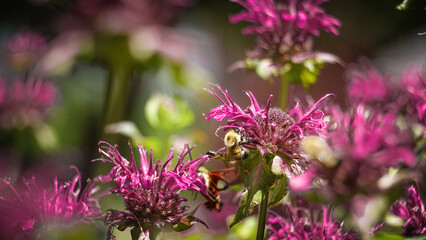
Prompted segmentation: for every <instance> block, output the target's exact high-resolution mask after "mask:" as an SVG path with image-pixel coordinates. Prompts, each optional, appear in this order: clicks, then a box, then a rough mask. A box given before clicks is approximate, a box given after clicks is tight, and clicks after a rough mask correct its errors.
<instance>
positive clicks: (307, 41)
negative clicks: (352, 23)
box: [230, 0, 340, 60]
mask: <svg viewBox="0 0 426 240" xmlns="http://www.w3.org/2000/svg"><path fill="white" fill-rule="evenodd" d="M232 1H233V2H236V3H238V4H240V5H242V6H243V7H244V8H245V9H246V10H245V11H243V12H241V13H239V14H236V15H234V16H232V17H231V19H230V21H231V23H237V22H240V21H247V22H250V23H253V25H251V26H249V27H246V28H245V29H244V30H243V33H244V34H255V35H257V41H258V44H257V47H256V49H255V51H254V55H255V56H254V57H257V58H269V57H282V56H284V58H286V59H285V60H287V59H290V58H291V56H292V55H293V54H295V53H297V52H307V51H308V52H309V51H310V50H311V49H310V48H311V45H312V42H311V41H312V37H313V36H318V35H319V34H320V32H321V31H326V32H330V33H332V34H334V35H337V34H338V28H339V27H340V22H339V21H338V20H337V19H336V18H334V17H332V16H329V15H327V14H326V13H325V12H324V10H323V9H321V8H320V7H319V5H321V4H322V3H324V2H326V0H288V1H284V0H278V1H274V0H232Z"/></svg>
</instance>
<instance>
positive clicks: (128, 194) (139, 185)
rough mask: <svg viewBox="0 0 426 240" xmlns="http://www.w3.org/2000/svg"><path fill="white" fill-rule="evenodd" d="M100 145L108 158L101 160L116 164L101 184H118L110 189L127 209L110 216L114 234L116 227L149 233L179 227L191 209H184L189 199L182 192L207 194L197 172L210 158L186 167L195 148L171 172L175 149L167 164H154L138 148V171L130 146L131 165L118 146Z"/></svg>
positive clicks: (204, 158) (184, 155)
mask: <svg viewBox="0 0 426 240" xmlns="http://www.w3.org/2000/svg"><path fill="white" fill-rule="evenodd" d="M100 144H101V146H100V149H99V151H100V152H101V153H102V154H103V155H104V157H105V158H102V159H97V160H101V161H106V162H110V163H112V164H114V167H113V168H112V170H111V172H110V173H109V174H108V175H107V176H105V177H101V178H100V180H101V181H102V182H109V181H113V182H114V183H115V184H116V186H113V187H111V188H110V192H111V193H114V194H117V195H119V196H122V197H123V198H124V202H125V206H126V209H127V211H119V210H110V213H107V215H106V221H107V224H109V225H110V230H111V229H112V227H114V226H120V227H119V229H120V230H124V229H126V228H127V227H129V226H142V228H143V229H144V231H145V230H147V228H149V227H152V226H156V227H159V228H162V227H165V225H170V224H171V225H175V224H177V223H179V222H180V221H181V220H183V219H184V218H185V217H187V215H185V211H186V210H187V209H188V208H189V207H188V206H184V205H183V202H185V201H186V199H185V198H182V197H180V196H179V194H180V192H181V191H184V190H191V191H195V192H201V193H203V194H207V187H206V186H205V185H204V180H203V179H202V177H200V176H199V175H198V172H197V170H198V169H199V168H200V167H201V166H202V165H203V164H205V163H206V161H207V160H208V158H207V156H206V155H203V156H201V157H199V158H197V159H194V160H191V161H187V162H186V163H184V158H185V157H186V156H187V155H188V154H189V153H190V151H191V150H192V148H188V147H185V150H184V151H182V153H181V155H180V156H179V157H178V160H177V163H176V165H175V166H174V167H172V168H171V165H172V159H173V158H174V156H173V149H171V151H170V154H169V156H168V158H167V160H166V161H165V162H164V163H163V162H162V161H161V160H158V161H157V162H156V163H154V161H153V153H152V151H151V152H150V155H149V157H148V156H147V150H145V149H144V148H143V147H141V146H139V145H138V146H137V147H138V152H139V157H140V167H137V164H136V159H135V157H134V155H133V152H132V148H131V145H130V143H129V146H130V161H128V160H126V159H125V158H124V157H122V156H121V154H120V153H119V152H118V150H117V148H116V146H112V145H110V144H109V143H107V142H100Z"/></svg>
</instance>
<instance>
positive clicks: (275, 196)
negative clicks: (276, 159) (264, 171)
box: [268, 176, 287, 207]
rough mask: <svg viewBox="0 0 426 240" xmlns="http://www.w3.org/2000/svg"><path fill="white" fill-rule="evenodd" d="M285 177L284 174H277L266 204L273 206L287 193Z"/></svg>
mask: <svg viewBox="0 0 426 240" xmlns="http://www.w3.org/2000/svg"><path fill="white" fill-rule="evenodd" d="M286 185H287V178H286V177H285V176H277V177H276V180H275V183H274V185H272V187H271V190H270V192H269V200H268V206H269V207H273V206H274V205H276V204H277V203H279V202H280V201H281V200H282V199H283V198H284V196H285V195H286V194H287V188H286Z"/></svg>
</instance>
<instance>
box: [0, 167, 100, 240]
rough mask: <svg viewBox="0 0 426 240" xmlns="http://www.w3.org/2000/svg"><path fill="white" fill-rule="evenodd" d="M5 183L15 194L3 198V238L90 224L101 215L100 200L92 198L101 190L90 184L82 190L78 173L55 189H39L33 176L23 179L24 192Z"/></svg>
mask: <svg viewBox="0 0 426 240" xmlns="http://www.w3.org/2000/svg"><path fill="white" fill-rule="evenodd" d="M76 170H77V169H76ZM2 180H3V183H4V184H5V186H8V187H9V188H10V190H11V192H12V193H11V194H9V195H6V194H4V195H2V196H0V212H1V217H0V222H1V224H0V225H1V228H0V236H2V237H1V239H9V238H11V237H12V236H14V237H16V239H21V238H22V239H24V238H25V239H28V238H31V237H37V235H38V230H40V228H42V227H45V226H47V225H48V224H62V223H63V224H72V223H74V222H90V220H89V218H92V217H100V216H101V215H102V212H101V209H100V206H99V204H98V200H97V198H96V197H93V194H94V193H96V192H97V191H98V188H96V187H95V186H94V182H91V181H88V184H87V185H86V187H85V188H84V189H82V187H81V175H80V173H79V172H78V171H77V175H76V176H75V177H74V179H73V180H72V181H70V182H66V183H63V184H59V183H58V180H57V179H55V181H54V186H40V185H39V184H37V183H36V181H35V178H34V177H33V178H32V179H30V180H25V179H24V180H23V184H24V188H22V189H21V188H16V187H14V186H12V184H11V183H10V182H9V181H8V180H6V179H2ZM4 237H6V238H4ZM14 239H15V238H14Z"/></svg>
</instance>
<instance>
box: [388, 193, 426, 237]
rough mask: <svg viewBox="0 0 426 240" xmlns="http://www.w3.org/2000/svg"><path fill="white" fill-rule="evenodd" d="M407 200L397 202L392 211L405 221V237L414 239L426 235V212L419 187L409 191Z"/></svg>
mask: <svg viewBox="0 0 426 240" xmlns="http://www.w3.org/2000/svg"><path fill="white" fill-rule="evenodd" d="M407 193H408V194H407V195H408V196H407V197H408V198H407V200H406V201H397V202H396V203H394V204H393V205H392V207H391V209H390V211H391V212H392V213H393V214H395V215H397V216H398V217H401V218H402V219H404V220H405V223H404V225H403V228H404V233H403V234H404V236H406V237H412V236H417V235H422V234H425V233H426V212H425V206H424V204H423V202H422V199H421V197H420V192H419V186H418V185H417V187H414V186H410V187H409V188H408V189H407Z"/></svg>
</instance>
